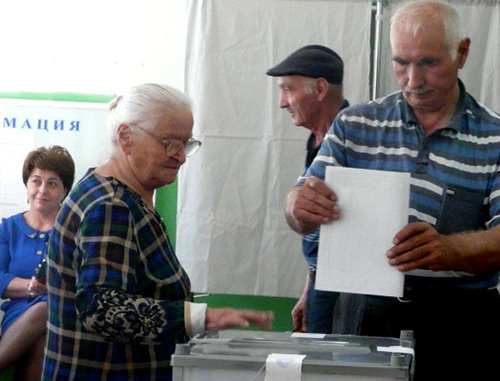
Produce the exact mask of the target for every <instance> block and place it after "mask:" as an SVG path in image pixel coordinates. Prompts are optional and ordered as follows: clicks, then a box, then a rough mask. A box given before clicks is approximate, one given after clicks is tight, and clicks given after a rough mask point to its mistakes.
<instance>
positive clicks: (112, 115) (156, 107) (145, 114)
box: [108, 83, 191, 146]
mask: <svg viewBox="0 0 500 381" xmlns="http://www.w3.org/2000/svg"><path fill="white" fill-rule="evenodd" d="M108 107H109V113H108V129H109V132H110V136H111V141H112V143H113V146H116V145H117V136H116V133H117V129H118V127H119V126H120V125H121V124H127V125H131V126H134V125H135V126H140V127H142V128H145V129H151V128H152V127H153V126H154V125H155V124H156V123H157V122H158V119H159V118H160V117H162V116H164V115H165V110H172V112H174V111H175V110H177V109H179V108H187V109H189V110H191V100H190V99H189V98H188V97H187V96H186V95H185V94H184V93H182V92H181V91H179V90H177V89H175V88H173V87H171V86H168V85H162V84H155V83H144V84H141V85H137V86H134V87H132V88H130V89H129V90H128V91H127V92H126V93H125V94H123V95H120V96H117V97H115V98H114V99H113V100H112V101H110V102H109V104H108Z"/></svg>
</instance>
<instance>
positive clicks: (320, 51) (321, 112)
mask: <svg viewBox="0 0 500 381" xmlns="http://www.w3.org/2000/svg"><path fill="white" fill-rule="evenodd" d="M343 74H344V64H343V62H342V59H341V58H340V56H339V55H338V54H337V53H335V52H334V51H333V50H331V49H329V48H327V47H325V46H322V45H307V46H304V47H302V48H300V49H299V50H297V51H295V52H294V53H292V54H291V55H290V56H288V57H287V58H286V59H285V60H284V61H282V62H281V63H279V64H278V65H276V66H275V67H273V68H271V69H269V70H268V71H267V75H270V76H273V77H279V79H278V83H279V87H280V98H279V105H280V107H281V108H286V109H287V110H288V111H289V112H290V114H291V116H292V120H293V123H294V124H295V125H296V126H302V127H305V128H307V129H308V130H310V131H311V135H310V136H309V140H308V141H307V156H306V170H307V168H308V167H309V166H310V165H311V163H312V161H313V160H314V158H315V157H316V154H317V153H318V150H319V147H320V145H321V142H322V141H323V138H324V137H325V135H326V132H327V131H328V129H329V128H330V125H331V124H332V122H333V120H334V119H335V117H336V116H337V114H338V113H339V111H340V110H341V109H343V108H345V107H347V106H349V103H348V102H347V101H346V100H345V99H344V97H343V95H342V79H343ZM318 242H319V228H318V229H317V230H316V231H315V232H313V233H311V234H306V235H304V236H303V239H302V249H303V253H304V257H305V259H306V261H307V264H308V265H309V273H308V275H307V279H306V284H305V286H304V291H303V292H302V295H301V297H300V298H299V300H298V302H297V304H296V305H295V307H294V308H293V310H292V319H293V325H294V328H295V330H296V331H301V332H317V333H331V332H332V320H333V309H334V306H335V303H336V302H337V299H338V296H339V294H338V293H337V292H325V291H319V290H315V288H314V284H315V274H316V260H317V255H318Z"/></svg>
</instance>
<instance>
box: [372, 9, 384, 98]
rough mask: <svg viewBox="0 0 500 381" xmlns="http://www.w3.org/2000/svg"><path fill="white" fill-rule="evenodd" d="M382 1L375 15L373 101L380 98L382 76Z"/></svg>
mask: <svg viewBox="0 0 500 381" xmlns="http://www.w3.org/2000/svg"><path fill="white" fill-rule="evenodd" d="M382 1H383V0H377V10H376V13H375V44H374V52H373V86H372V100H373V99H376V98H377V97H378V96H379V88H380V84H379V74H380V44H381V43H380V39H381V38H382V16H383V15H382V13H383V12H382Z"/></svg>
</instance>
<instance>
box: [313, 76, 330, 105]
mask: <svg viewBox="0 0 500 381" xmlns="http://www.w3.org/2000/svg"><path fill="white" fill-rule="evenodd" d="M328 87H329V85H328V81H327V80H326V79H324V78H321V77H320V78H317V79H316V89H317V97H318V100H319V101H322V100H323V99H325V97H326V94H328Z"/></svg>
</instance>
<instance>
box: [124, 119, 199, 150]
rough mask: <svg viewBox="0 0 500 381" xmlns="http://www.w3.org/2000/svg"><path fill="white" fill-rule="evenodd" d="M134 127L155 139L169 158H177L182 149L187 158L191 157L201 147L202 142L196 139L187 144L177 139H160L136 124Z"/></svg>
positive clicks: (191, 139)
mask: <svg viewBox="0 0 500 381" xmlns="http://www.w3.org/2000/svg"><path fill="white" fill-rule="evenodd" d="M134 127H137V128H138V129H139V130H141V131H142V132H145V133H146V134H148V135H149V136H151V137H152V138H153V139H155V140H156V141H157V142H158V143H160V144H161V145H162V146H163V148H165V154H166V155H167V156H168V157H172V156H175V155H176V154H177V153H178V152H179V151H180V150H181V149H182V150H183V151H184V154H185V155H186V157H190V156H193V155H194V154H195V153H196V152H197V151H198V150H199V149H200V147H201V142H200V141H199V140H196V139H194V138H190V139H189V140H188V141H187V142H180V141H179V140H175V139H166V138H160V137H159V136H156V135H155V134H153V133H152V132H150V131H148V130H146V129H145V128H142V127H141V126H138V125H136V124H134ZM169 151H170V152H169Z"/></svg>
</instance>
